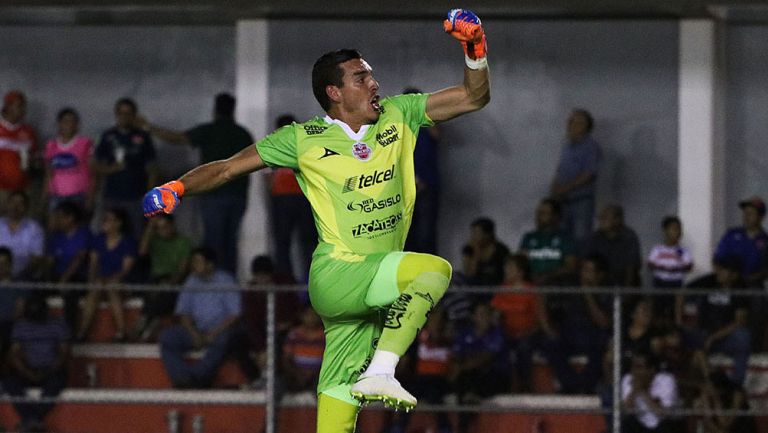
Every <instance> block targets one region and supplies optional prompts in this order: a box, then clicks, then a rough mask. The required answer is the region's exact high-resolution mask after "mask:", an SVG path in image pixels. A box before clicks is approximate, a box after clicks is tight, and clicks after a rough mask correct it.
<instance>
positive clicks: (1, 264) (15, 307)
mask: <svg viewBox="0 0 768 433" xmlns="http://www.w3.org/2000/svg"><path fill="white" fill-rule="evenodd" d="M12 267H13V253H12V252H11V250H9V249H8V248H6V247H0V286H2V287H0V374H2V372H3V371H4V368H5V359H6V358H7V357H6V355H7V354H8V348H9V347H10V339H11V329H12V328H13V322H14V321H15V320H16V319H18V318H19V317H20V316H21V313H22V308H23V307H24V292H23V291H22V290H18V289H14V288H13V276H12V274H11V269H12Z"/></svg>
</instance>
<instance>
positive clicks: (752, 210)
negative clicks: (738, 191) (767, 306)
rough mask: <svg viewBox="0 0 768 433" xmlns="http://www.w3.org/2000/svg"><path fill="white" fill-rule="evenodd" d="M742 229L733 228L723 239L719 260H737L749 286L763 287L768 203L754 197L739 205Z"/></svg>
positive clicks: (718, 248)
mask: <svg viewBox="0 0 768 433" xmlns="http://www.w3.org/2000/svg"><path fill="white" fill-rule="evenodd" d="M739 207H740V208H741V211H742V226H741V227H734V228H731V229H729V230H728V231H727V232H726V233H725V235H723V237H722V238H721V239H720V242H719V243H718V244H717V249H716V250H715V259H716V260H719V259H725V258H737V259H738V260H739V261H740V262H741V278H742V279H743V280H744V282H745V283H746V284H747V285H748V286H749V287H762V285H763V280H764V279H765V277H766V258H767V257H768V255H766V252H768V234H766V233H765V230H764V229H763V218H765V202H764V201H763V199H761V198H760V197H752V198H749V199H747V200H743V201H742V202H740V203H739Z"/></svg>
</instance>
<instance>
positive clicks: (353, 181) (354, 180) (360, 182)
mask: <svg viewBox="0 0 768 433" xmlns="http://www.w3.org/2000/svg"><path fill="white" fill-rule="evenodd" d="M394 178H395V164H392V167H390V168H389V169H387V170H384V171H378V170H376V171H374V172H373V174H361V175H360V176H352V177H348V178H347V179H346V180H345V181H344V187H343V188H342V189H341V192H342V194H343V193H347V192H350V191H354V190H356V189H365V188H368V187H369V186H373V185H378V184H380V183H383V182H387V181H390V180H392V179H394Z"/></svg>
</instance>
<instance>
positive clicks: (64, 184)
mask: <svg viewBox="0 0 768 433" xmlns="http://www.w3.org/2000/svg"><path fill="white" fill-rule="evenodd" d="M56 121H57V123H58V133H57V135H56V137H55V138H52V139H50V140H49V141H48V143H46V145H45V154H44V159H45V184H44V188H43V193H44V199H45V200H46V202H47V203H48V209H51V210H52V209H55V208H56V205H58V204H59V203H61V202H63V201H71V202H75V203H77V204H78V205H80V206H81V207H82V208H83V209H87V210H92V209H93V191H94V189H93V182H92V180H91V156H92V153H93V142H92V141H91V139H90V138H88V137H86V136H84V135H78V132H79V124H80V116H79V115H78V114H77V111H75V110H74V109H72V108H64V109H62V110H61V111H59V114H58V115H57V116H56Z"/></svg>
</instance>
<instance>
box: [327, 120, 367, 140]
mask: <svg viewBox="0 0 768 433" xmlns="http://www.w3.org/2000/svg"><path fill="white" fill-rule="evenodd" d="M325 121H326V122H328V123H335V124H337V125H339V126H340V127H341V129H342V130H343V131H344V133H345V134H347V136H348V137H349V138H351V139H353V140H355V141H360V140H362V139H363V136H364V135H365V133H366V132H368V128H369V127H370V126H371V125H363V126H361V127H360V130H359V131H357V132H355V131H353V130H352V128H350V127H349V125H347V124H346V123H344V121H343V120H339V119H331V116H328V115H326V116H325Z"/></svg>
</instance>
